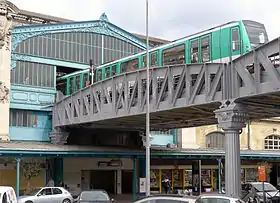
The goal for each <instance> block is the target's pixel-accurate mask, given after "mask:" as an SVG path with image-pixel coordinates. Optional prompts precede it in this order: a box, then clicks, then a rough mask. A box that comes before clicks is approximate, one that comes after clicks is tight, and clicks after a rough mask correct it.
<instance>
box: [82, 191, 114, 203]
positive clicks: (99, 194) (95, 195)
mask: <svg viewBox="0 0 280 203" xmlns="http://www.w3.org/2000/svg"><path fill="white" fill-rule="evenodd" d="M114 201H115V200H114V199H111V198H110V196H109V194H108V193H107V192H106V191H105V190H88V191H82V192H81V194H80V195H79V197H78V200H77V202H78V203H89V202H104V203H105V202H106V203H113V202H114Z"/></svg>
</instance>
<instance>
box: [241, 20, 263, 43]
mask: <svg viewBox="0 0 280 203" xmlns="http://www.w3.org/2000/svg"><path fill="white" fill-rule="evenodd" d="M243 23H244V26H245V28H246V31H247V34H248V37H249V40H250V43H251V46H252V47H257V46H259V45H261V44H265V43H266V42H268V36H267V33H266V30H265V27H264V25H263V24H261V23H258V22H254V21H243Z"/></svg>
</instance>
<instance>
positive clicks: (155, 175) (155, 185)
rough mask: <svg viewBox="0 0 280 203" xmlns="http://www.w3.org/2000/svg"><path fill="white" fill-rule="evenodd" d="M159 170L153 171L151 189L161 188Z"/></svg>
mask: <svg viewBox="0 0 280 203" xmlns="http://www.w3.org/2000/svg"><path fill="white" fill-rule="evenodd" d="M159 174H160V173H159V170H158V169H151V183H150V184H151V188H159V187H160V181H159V180H160V177H159Z"/></svg>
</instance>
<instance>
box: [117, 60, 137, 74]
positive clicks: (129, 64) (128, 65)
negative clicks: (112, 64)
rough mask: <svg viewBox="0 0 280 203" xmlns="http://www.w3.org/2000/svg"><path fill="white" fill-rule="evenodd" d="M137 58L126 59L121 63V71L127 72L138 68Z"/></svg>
mask: <svg viewBox="0 0 280 203" xmlns="http://www.w3.org/2000/svg"><path fill="white" fill-rule="evenodd" d="M138 62H139V61H138V58H136V59H132V60H129V61H126V62H124V63H122V64H121V71H122V72H128V71H133V70H137V69H138Z"/></svg>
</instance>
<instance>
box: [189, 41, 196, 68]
mask: <svg viewBox="0 0 280 203" xmlns="http://www.w3.org/2000/svg"><path fill="white" fill-rule="evenodd" d="M190 53H191V63H198V40H194V41H191V46H190Z"/></svg>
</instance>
